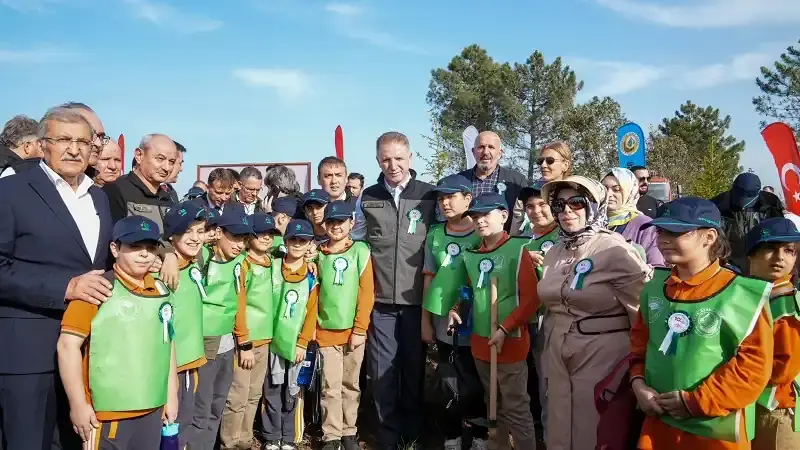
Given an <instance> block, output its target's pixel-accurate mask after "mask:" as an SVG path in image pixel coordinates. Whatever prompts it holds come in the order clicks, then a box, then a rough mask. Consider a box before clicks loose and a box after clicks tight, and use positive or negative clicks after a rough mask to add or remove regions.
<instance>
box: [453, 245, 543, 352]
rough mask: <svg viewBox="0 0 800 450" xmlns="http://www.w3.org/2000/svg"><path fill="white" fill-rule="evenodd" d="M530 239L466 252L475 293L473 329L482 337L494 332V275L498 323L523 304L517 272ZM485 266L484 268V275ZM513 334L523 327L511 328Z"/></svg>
mask: <svg viewBox="0 0 800 450" xmlns="http://www.w3.org/2000/svg"><path fill="white" fill-rule="evenodd" d="M527 242H528V239H525V238H513V237H512V238H510V239H509V240H508V241H506V242H505V243H504V244H503V245H501V246H500V247H497V248H496V249H494V250H492V251H491V252H488V253H477V252H476V251H475V250H467V251H465V252H464V256H463V258H462V264H463V265H464V266H465V267H466V273H467V276H468V277H469V282H470V286H471V287H472V295H473V301H472V332H473V333H476V334H477V335H478V336H483V337H485V338H489V337H491V335H492V316H491V313H492V310H491V302H492V296H491V287H490V284H491V283H490V280H491V279H492V278H496V279H497V324H498V325H500V324H502V323H503V321H504V320H505V319H506V317H508V316H509V315H510V314H511V313H512V312H513V311H514V309H516V308H517V306H518V305H519V289H518V285H517V272H518V271H519V264H520V258H521V254H522V252H523V251H524V249H523V247H524V246H525V244H526V243H527ZM481 268H483V269H484V271H483V276H481V272H482V271H481ZM486 269H488V270H486ZM479 284H480V286H479ZM509 336H511V337H520V336H521V332H520V329H519V328H517V329H515V330H509Z"/></svg>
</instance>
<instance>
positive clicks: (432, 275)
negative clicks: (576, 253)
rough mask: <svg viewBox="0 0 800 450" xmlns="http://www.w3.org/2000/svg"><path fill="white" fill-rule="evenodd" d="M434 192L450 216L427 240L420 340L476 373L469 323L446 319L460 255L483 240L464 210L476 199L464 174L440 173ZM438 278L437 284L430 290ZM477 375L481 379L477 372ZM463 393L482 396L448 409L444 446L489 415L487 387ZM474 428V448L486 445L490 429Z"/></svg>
mask: <svg viewBox="0 0 800 450" xmlns="http://www.w3.org/2000/svg"><path fill="white" fill-rule="evenodd" d="M434 191H436V192H437V194H438V198H439V210H440V211H441V212H442V215H443V216H444V218H445V219H446V220H447V221H446V222H445V223H443V224H437V225H433V226H432V227H431V229H430V231H428V236H427V239H426V241H425V263H424V268H423V270H424V276H425V294H424V297H423V298H424V301H423V304H422V308H423V309H422V340H423V341H424V342H426V343H428V344H434V343H435V344H436V349H437V351H438V354H439V361H448V360H450V357H451V355H452V356H454V357H457V358H459V360H460V363H463V367H465V368H467V369H468V370H470V371H471V372H475V363H474V362H473V360H472V352H471V351H470V347H469V333H468V330H467V329H466V327H465V329H462V330H459V329H455V330H454V329H449V328H448V321H447V314H448V313H449V312H450V309H451V308H452V307H453V305H454V304H456V303H457V302H458V294H453V293H452V290H451V287H450V285H451V284H452V282H453V279H454V278H458V277H459V273H458V270H457V269H458V267H459V266H458V261H457V260H458V259H459V258H460V257H461V254H462V252H463V251H465V250H466V249H474V248H477V247H479V246H480V242H481V238H480V236H479V235H478V233H476V232H475V228H474V226H473V223H472V217H470V216H468V215H464V213H465V212H467V210H468V209H469V204H470V202H471V201H472V182H471V181H470V180H468V179H467V178H466V177H465V176H463V175H458V174H456V175H451V176H448V177H445V178H442V179H441V180H440V181H439V183H437V185H436V188H434ZM461 278H463V277H461ZM434 280H435V284H433V286H434V288H433V289H431V284H432V283H433V282H434ZM437 286H446V288H445V289H442V288H440V287H437ZM465 287H466V286H465ZM443 291H444V292H443ZM445 292H447V294H448V296H447V297H445V296H444V295H443V294H445ZM464 331H467V332H464ZM454 344H455V346H454ZM474 375H475V377H476V378H477V372H475V373H474ZM459 394H460V398H462V399H467V398H476V397H477V398H478V399H481V400H480V401H474V402H471V403H472V404H462V403H464V402H460V403H459V402H455V403H454V404H453V405H451V407H449V408H447V411H446V412H447V415H446V416H445V418H444V427H443V428H444V430H443V431H444V435H445V442H444V448H445V450H461V444H462V439H464V438H465V433H464V431H466V430H464V424H465V423H466V422H465V420H466V419H475V418H477V417H483V415H484V414H485V405H484V404H483V401H482V396H483V392H477V393H469V395H468V393H466V392H461V393H459ZM473 395H475V396H473ZM471 428H472V431H473V433H472V446H471V448H473V449H482V448H486V433H487V430H486V428H485V427H479V426H477V425H474V426H472V427H471Z"/></svg>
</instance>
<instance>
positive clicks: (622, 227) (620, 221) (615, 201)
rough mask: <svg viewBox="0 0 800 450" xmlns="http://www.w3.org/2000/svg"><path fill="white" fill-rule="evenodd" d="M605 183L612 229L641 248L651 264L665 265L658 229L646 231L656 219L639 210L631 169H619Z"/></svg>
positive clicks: (634, 177)
mask: <svg viewBox="0 0 800 450" xmlns="http://www.w3.org/2000/svg"><path fill="white" fill-rule="evenodd" d="M602 183H603V186H605V188H606V197H607V198H608V200H607V202H606V203H608V229H609V230H611V231H615V232H617V233H619V234H621V235H622V237H624V238H625V240H626V241H628V242H630V243H632V244H636V245H638V246H640V247H641V248H642V249H643V250H644V254H645V257H646V259H647V263H648V264H650V265H651V266H663V265H664V257H663V256H661V252H660V251H659V250H658V244H657V242H656V238H657V237H658V235H657V233H656V230H655V229H654V228H646V229H644V230H643V229H642V226H643V225H644V224H646V223H648V222H650V221H651V220H652V219H650V218H649V217H647V216H646V215H644V214H642V213H641V212H640V211H639V209H638V208H637V207H636V202H637V201H639V184H638V183H637V182H636V176H635V175H634V174H633V172H631V171H630V170H628V169H624V168H621V167H615V168H613V169H611V170H610V171H609V172H608V174H607V175H606V176H605V177H604V178H603V181H602Z"/></svg>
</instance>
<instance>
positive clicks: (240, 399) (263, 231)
mask: <svg viewBox="0 0 800 450" xmlns="http://www.w3.org/2000/svg"><path fill="white" fill-rule="evenodd" d="M250 221H251V222H252V224H253V232H254V233H255V235H252V236H250V237H249V239H248V243H247V258H246V259H245V261H244V262H243V265H242V267H243V269H242V270H243V271H245V273H246V275H245V280H246V281H245V282H246V287H247V288H246V292H247V307H246V310H247V327H248V328H249V329H250V340H251V342H252V343H253V364H252V367H251V368H250V370H236V371H234V373H233V384H232V385H231V390H230V392H228V398H227V400H226V403H225V411H224V413H223V415H222V427H221V430H220V441H221V443H222V449H223V450H227V449H234V450H235V449H238V448H247V447H249V446H250V444H251V442H252V440H253V420H254V419H255V417H256V412H257V410H258V402H259V400H260V399H261V391H262V389H263V386H264V377H265V376H266V374H267V360H268V356H269V343H270V342H271V341H272V329H273V325H274V320H275V302H274V300H273V296H274V295H273V286H272V279H273V274H272V271H273V264H272V257H271V256H270V255H269V252H270V250H271V249H272V243H273V240H274V237H275V236H277V235H278V233H279V232H278V230H277V228H276V227H275V221H274V220H273V219H272V216H270V215H269V214H265V213H255V214H253V215H251V216H250Z"/></svg>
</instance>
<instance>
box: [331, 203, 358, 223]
mask: <svg viewBox="0 0 800 450" xmlns="http://www.w3.org/2000/svg"><path fill="white" fill-rule="evenodd" d="M353 211H355V207H354V206H353V204H352V203H350V202H346V201H344V200H336V201H335V202H330V203H329V204H328V206H327V207H326V208H325V218H324V219H323V221H325V222H327V221H329V220H347V219H352V218H353Z"/></svg>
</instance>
